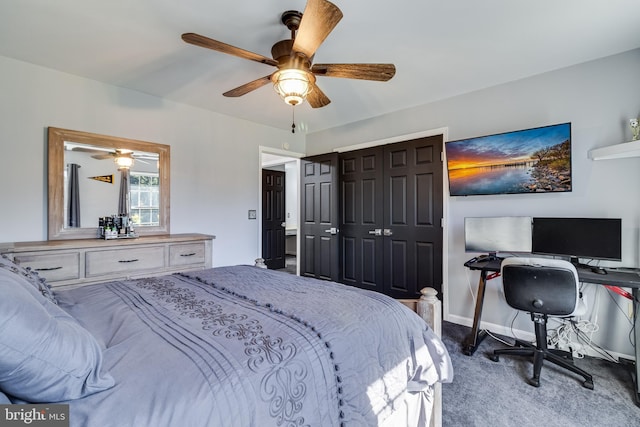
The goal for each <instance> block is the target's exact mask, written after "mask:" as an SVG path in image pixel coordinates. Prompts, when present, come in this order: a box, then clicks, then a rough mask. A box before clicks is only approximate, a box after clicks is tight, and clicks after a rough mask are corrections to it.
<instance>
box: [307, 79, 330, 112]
mask: <svg viewBox="0 0 640 427" xmlns="http://www.w3.org/2000/svg"><path fill="white" fill-rule="evenodd" d="M307 102H308V103H309V105H311V107H312V108H322V107H324V106H326V105H329V104H330V103H331V100H330V99H329V98H327V95H325V94H324V92H322V91H321V90H320V88H319V87H318V85H316V84H315V83H314V85H313V90H312V91H311V92H309V94H308V95H307Z"/></svg>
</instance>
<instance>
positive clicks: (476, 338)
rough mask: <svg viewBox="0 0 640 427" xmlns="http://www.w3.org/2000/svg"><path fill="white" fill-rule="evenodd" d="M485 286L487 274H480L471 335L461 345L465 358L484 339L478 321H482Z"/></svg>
mask: <svg viewBox="0 0 640 427" xmlns="http://www.w3.org/2000/svg"><path fill="white" fill-rule="evenodd" d="M486 285H487V272H486V271H484V270H482V271H481V272H480V281H479V282H478V293H477V295H476V311H475V313H474V314H473V327H472V328H471V333H470V334H469V335H468V336H467V338H466V339H465V340H464V342H463V343H462V353H464V354H465V355H467V356H471V355H473V353H475V351H476V350H477V349H478V346H479V345H480V343H481V342H482V340H484V339H485V337H486V336H487V333H486V332H485V331H481V330H480V320H481V319H482V305H483V304H484V290H485V288H486Z"/></svg>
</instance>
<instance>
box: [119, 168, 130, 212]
mask: <svg viewBox="0 0 640 427" xmlns="http://www.w3.org/2000/svg"><path fill="white" fill-rule="evenodd" d="M130 194H131V191H130V183H129V168H121V169H120V195H119V197H118V215H124V216H129V211H130V209H129V208H130V206H131V202H130V200H131V199H130V197H129V195H130Z"/></svg>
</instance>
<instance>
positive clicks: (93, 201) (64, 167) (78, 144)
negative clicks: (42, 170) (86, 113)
mask: <svg viewBox="0 0 640 427" xmlns="http://www.w3.org/2000/svg"><path fill="white" fill-rule="evenodd" d="M48 143H49V146H48V151H49V171H48V217H49V219H48V238H49V240H64V239H95V238H98V218H99V217H103V216H110V215H112V214H115V213H117V211H118V198H119V195H118V192H119V191H121V190H119V188H118V187H119V185H120V179H121V173H122V171H123V170H124V169H123V168H125V169H126V170H127V175H128V174H129V173H130V174H131V175H130V177H131V178H130V182H131V184H130V188H131V189H132V190H131V193H130V194H128V195H127V196H128V197H129V199H128V200H129V201H131V203H130V205H131V206H130V209H131V211H132V214H131V218H132V219H133V222H134V227H135V232H136V234H137V235H139V236H144V235H159V234H169V223H170V214H169V211H170V210H169V200H170V199H169V191H170V180H169V176H170V171H169V154H170V147H169V146H168V145H164V144H156V143H152V142H145V141H138V140H133V139H126V138H119V137H114V136H107V135H99V134H94V133H89V132H81V131H75V130H69V129H60V128H54V127H50V128H49V129H48ZM123 159H124V163H122V161H123ZM127 159H129V160H128V161H127ZM118 162H121V163H120V164H118ZM70 165H77V166H76V167H75V172H74V173H73V175H74V176H76V177H77V180H76V181H77V182H78V185H77V186H75V187H74V188H73V190H70V188H69V175H70V173H69V171H70V170H71V166H70ZM128 176H129V175H128ZM74 179H75V178H74ZM134 183H135V185H134ZM134 187H135V190H134ZM134 192H135V194H134ZM69 194H79V197H78V199H79V204H76V205H75V208H76V209H78V210H79V212H80V214H79V215H78V218H77V219H76V218H75V217H76V215H75V214H70V212H71V211H70V210H69V207H70V196H69ZM133 195H135V200H136V201H135V202H134V201H133V200H132V199H133V197H132V196H133ZM71 198H74V199H75V197H71ZM83 200H84V202H83ZM70 216H73V217H74V219H73V220H71V221H70Z"/></svg>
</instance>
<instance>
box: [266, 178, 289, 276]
mask: <svg viewBox="0 0 640 427" xmlns="http://www.w3.org/2000/svg"><path fill="white" fill-rule="evenodd" d="M284 182H285V173H284V172H282V171H272V170H267V169H263V170H262V258H264V263H265V264H266V265H267V268H270V269H280V268H284V266H285V252H284V245H285V225H286V224H285V188H284Z"/></svg>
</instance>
